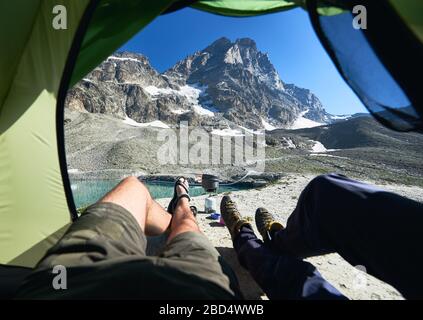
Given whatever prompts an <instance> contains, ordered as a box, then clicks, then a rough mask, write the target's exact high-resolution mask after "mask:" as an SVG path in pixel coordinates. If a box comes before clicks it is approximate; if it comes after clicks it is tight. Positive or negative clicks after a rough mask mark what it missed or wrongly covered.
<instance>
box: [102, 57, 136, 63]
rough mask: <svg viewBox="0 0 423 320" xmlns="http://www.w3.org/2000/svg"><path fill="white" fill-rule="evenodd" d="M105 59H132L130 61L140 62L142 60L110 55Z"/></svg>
mask: <svg viewBox="0 0 423 320" xmlns="http://www.w3.org/2000/svg"><path fill="white" fill-rule="evenodd" d="M107 60H120V61H132V62H138V63H142V61H140V60H138V59H135V58H122V57H115V56H110V57H108V58H107Z"/></svg>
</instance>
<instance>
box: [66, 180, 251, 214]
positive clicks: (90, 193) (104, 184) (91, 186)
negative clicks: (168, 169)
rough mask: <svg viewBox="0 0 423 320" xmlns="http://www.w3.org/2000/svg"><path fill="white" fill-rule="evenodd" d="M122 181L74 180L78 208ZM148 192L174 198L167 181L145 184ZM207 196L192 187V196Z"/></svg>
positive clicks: (243, 186)
mask: <svg viewBox="0 0 423 320" xmlns="http://www.w3.org/2000/svg"><path fill="white" fill-rule="evenodd" d="M119 181H120V180H97V179H95V180H94V179H93V180H74V179H73V180H72V181H71V189H72V194H73V200H74V202H75V206H76V207H77V208H81V207H85V206H88V205H90V204H92V203H94V202H96V201H97V200H99V199H100V198H101V197H103V196H104V195H105V194H106V193H107V192H108V191H110V190H111V189H112V188H113V187H114V186H116V185H117V184H118V183H119ZM145 184H146V185H147V188H148V190H149V191H150V193H151V195H152V196H153V198H155V199H160V198H171V197H172V196H173V183H172V182H167V181H151V182H150V181H149V182H145ZM249 188H251V185H249V184H240V183H238V184H232V185H221V186H220V187H219V189H218V190H217V191H218V192H219V193H221V192H229V191H237V190H246V189H249ZM203 194H206V192H205V190H204V189H203V188H202V187H201V186H199V185H194V186H191V187H190V195H191V196H199V195H203Z"/></svg>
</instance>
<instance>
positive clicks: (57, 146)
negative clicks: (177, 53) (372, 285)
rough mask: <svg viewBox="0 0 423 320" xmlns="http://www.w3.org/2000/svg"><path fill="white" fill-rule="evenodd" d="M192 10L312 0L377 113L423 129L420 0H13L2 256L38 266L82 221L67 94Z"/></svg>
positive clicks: (7, 48) (343, 67)
mask: <svg viewBox="0 0 423 320" xmlns="http://www.w3.org/2000/svg"><path fill="white" fill-rule="evenodd" d="M358 4H360V5H365V7H366V9H367V16H368V25H367V29H360V30H356V29H354V28H352V27H351V25H352V21H353V19H354V17H355V15H354V13H353V10H354V6H356V5H358ZM57 5H62V6H63V7H64V8H65V9H66V17H67V21H66V23H65V27H66V28H64V29H62V28H55V27H54V25H53V24H52V21H53V19H54V17H55V16H56V14H57V11H55V10H56V9H54V8H55V7H56V6H57ZM186 6H191V7H193V8H196V9H198V10H203V11H206V12H209V13H212V14H221V15H227V16H234V17H245V16H254V15H261V14H270V13H274V12H278V11H284V10H289V9H292V8H296V7H302V8H303V9H305V10H307V11H308V12H309V16H310V19H311V21H312V24H313V26H314V29H315V31H316V33H317V35H318V37H319V39H320V40H321V42H322V44H323V46H324V47H325V49H326V50H327V52H328V54H329V55H330V57H331V58H332V60H333V62H334V63H335V65H336V67H337V68H338V70H339V72H340V73H341V75H342V76H343V78H344V79H345V81H346V82H347V83H348V85H349V86H350V87H351V88H352V89H353V90H354V92H355V93H356V94H357V95H358V97H359V98H360V99H361V101H362V102H363V103H364V104H365V106H366V107H367V108H368V110H369V111H370V112H371V113H372V114H373V115H374V116H375V117H376V119H377V120H379V121H380V122H381V123H382V124H384V125H386V126H388V127H390V128H392V129H394V130H399V131H411V130H415V131H423V97H422V90H420V88H419V85H420V81H418V80H417V75H420V74H421V71H422V61H421V57H422V56H423V55H422V53H423V51H422V41H423V23H422V19H423V17H422V15H421V14H420V13H421V12H423V10H422V9H423V3H422V2H421V1H419V0H390V1H353V0H351V1H349V0H345V1H342V0H325V1H320V0H243V1H240V0H215V1H213V0H198V1H193V0H188V1H178V0H154V1H151V0H124V1H122V0H78V1H73V0H32V1H29V2H28V1H24V0H16V1H12V2H10V1H3V2H1V3H0V15H1V19H0V30H1V33H0V42H1V43H2V45H3V47H2V50H1V53H0V77H1V81H0V263H1V264H3V265H15V266H27V267H32V266H34V265H35V263H36V262H37V261H38V260H39V259H40V258H41V256H42V255H43V254H44V253H45V252H46V250H47V249H48V248H49V247H51V246H52V245H53V244H54V243H55V242H56V241H57V239H58V237H60V236H61V235H62V234H63V232H64V231H65V230H66V228H67V226H68V225H69V224H70V223H71V222H72V221H74V220H75V219H77V217H78V216H77V213H76V209H75V205H74V202H73V198H72V192H71V189H70V183H69V178H68V174H67V166H66V157H65V148H64V128H63V117H64V110H63V109H64V100H65V97H66V93H67V90H68V89H69V88H70V87H72V85H74V84H75V83H76V82H78V81H79V80H80V79H81V78H83V77H84V76H85V75H86V74H87V73H88V72H90V71H91V70H92V69H94V68H95V67H96V66H97V65H98V64H100V63H101V62H102V61H103V60H104V59H105V58H107V57H108V56H109V55H110V54H111V53H113V52H114V51H116V50H117V49H118V48H119V47H120V46H122V45H123V44H124V43H125V42H126V41H128V40H129V39H130V38H131V37H132V36H134V35H135V34H136V33H138V32H139V31H140V30H142V29H143V28H144V27H145V26H146V25H147V24H149V23H150V22H151V21H153V20H154V19H155V18H156V17H158V16H159V15H161V14H168V13H170V12H173V11H176V10H179V9H182V8H184V7H186ZM63 7H61V8H63ZM281 19H283V15H281ZM62 23H63V21H62ZM275 41H277V38H275ZM298 41H301V39H298ZM3 268H7V270H9V271H10V270H12V271H13V270H15V269H14V268H12V267H6V266H3ZM12 273H14V271H13V272H12ZM17 273H19V272H17Z"/></svg>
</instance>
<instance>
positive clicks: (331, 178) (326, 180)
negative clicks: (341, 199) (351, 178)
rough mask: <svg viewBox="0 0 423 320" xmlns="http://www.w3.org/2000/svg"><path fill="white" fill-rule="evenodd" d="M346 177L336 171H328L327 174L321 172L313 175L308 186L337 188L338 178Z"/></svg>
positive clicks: (343, 178)
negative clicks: (315, 175) (318, 174)
mask: <svg viewBox="0 0 423 320" xmlns="http://www.w3.org/2000/svg"><path fill="white" fill-rule="evenodd" d="M345 179H347V177H346V176H344V175H341V174H338V173H328V174H322V175H320V176H317V177H315V178H314V179H313V180H311V181H310V183H309V185H308V187H310V188H318V189H321V188H324V189H327V188H330V189H333V188H337V187H338V186H339V184H338V183H337V182H339V180H345Z"/></svg>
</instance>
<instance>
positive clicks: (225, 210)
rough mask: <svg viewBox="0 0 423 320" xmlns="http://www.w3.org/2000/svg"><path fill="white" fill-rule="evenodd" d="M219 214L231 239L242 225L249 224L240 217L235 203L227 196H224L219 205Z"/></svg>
mask: <svg viewBox="0 0 423 320" xmlns="http://www.w3.org/2000/svg"><path fill="white" fill-rule="evenodd" d="M220 214H221V215H222V218H223V221H224V222H225V225H226V226H227V227H228V229H229V233H230V234H231V237H232V239H234V238H235V236H236V235H237V234H238V233H239V231H240V230H241V227H242V226H243V225H246V224H248V225H249V226H251V225H250V223H249V222H248V221H247V220H246V219H244V218H242V217H241V214H240V213H239V211H238V209H237V207H236V204H235V202H233V201H232V200H231V198H230V197H229V196H224V197H223V198H222V202H221V203H220Z"/></svg>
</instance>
